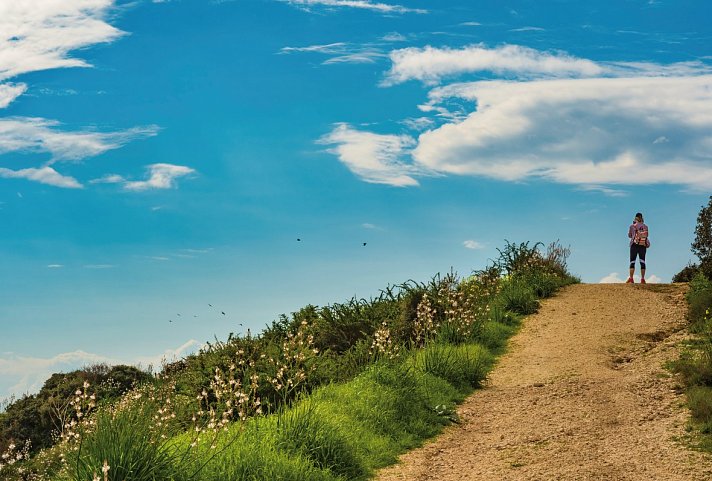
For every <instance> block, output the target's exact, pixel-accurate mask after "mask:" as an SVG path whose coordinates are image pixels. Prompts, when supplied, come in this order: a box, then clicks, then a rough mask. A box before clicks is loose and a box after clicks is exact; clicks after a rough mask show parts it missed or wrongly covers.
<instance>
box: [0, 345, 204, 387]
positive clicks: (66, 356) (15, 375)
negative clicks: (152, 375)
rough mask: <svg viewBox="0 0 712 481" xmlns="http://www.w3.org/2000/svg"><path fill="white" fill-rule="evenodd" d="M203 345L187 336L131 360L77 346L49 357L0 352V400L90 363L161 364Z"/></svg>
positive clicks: (40, 385)
mask: <svg viewBox="0 0 712 481" xmlns="http://www.w3.org/2000/svg"><path fill="white" fill-rule="evenodd" d="M203 346H204V344H203V343H200V342H198V341H196V340H195V339H190V340H188V341H186V342H185V343H183V344H182V345H180V346H178V347H177V348H175V349H166V350H165V351H163V353H161V354H158V355H154V356H139V357H136V358H134V359H132V360H120V359H114V358H110V357H107V356H103V355H101V354H96V353H90V352H85V351H82V350H76V351H72V352H65V353H61V354H57V355H55V356H53V357H49V358H41V357H20V356H16V355H14V354H12V353H2V356H3V357H0V400H2V398H3V397H5V398H8V397H10V396H11V395H14V396H16V397H19V396H21V395H22V394H34V393H36V392H37V391H39V390H40V388H41V387H42V385H43V384H44V383H45V381H46V380H47V379H49V377H50V376H51V375H52V374H53V373H57V372H65V373H66V372H71V371H74V370H76V369H81V368H83V367H85V366H89V365H92V364H101V363H106V364H109V365H116V364H130V365H140V366H144V367H148V366H153V367H155V368H160V366H161V364H162V362H163V361H164V360H165V361H167V362H171V361H174V360H176V359H180V358H182V357H185V356H187V355H189V354H192V353H194V352H196V351H198V350H199V349H201V348H202V347H203Z"/></svg>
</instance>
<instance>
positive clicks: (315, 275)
mask: <svg viewBox="0 0 712 481" xmlns="http://www.w3.org/2000/svg"><path fill="white" fill-rule="evenodd" d="M711 10H712V6H710V4H709V2H706V1H704V0H699V1H679V0H678V1H672V0H670V1H663V0H660V1H652V0H650V1H649V0H627V1H620V0H611V1H600V2H591V4H586V5H584V2H576V1H564V0H559V1H524V0H520V1H511V2H501V1H469V0H467V1H466V0H457V1H455V0H441V1H438V2H426V1H416V0H403V1H397V0H393V1H390V0H383V1H382V2H378V1H376V0H373V1H367V0H239V1H212V2H211V1H205V0H182V1H179V0H176V1H163V2H158V1H154V2H149V1H134V2H117V1H113V0H65V1H63V2H54V1H49V0H43V1H39V2H37V1H30V0H23V1H16V2H0V222H1V225H2V230H1V231H0V232H1V234H0V253H1V254H0V255H1V256H2V259H1V260H2V268H0V286H1V287H2V289H0V328H1V331H0V398H2V397H6V396H9V395H11V394H15V395H19V394H22V393H24V392H34V391H36V390H37V389H38V388H39V387H40V386H41V384H42V382H43V381H44V379H45V378H46V377H47V376H48V375H49V373H51V372H54V371H60V370H68V369H73V368H76V367H79V366H81V365H83V364H86V363H90V362H104V361H106V362H130V363H142V364H143V365H144V366H145V365H147V364H151V363H152V364H154V365H155V364H157V363H158V362H159V360H160V359H161V357H162V356H168V357H171V356H173V355H181V354H184V353H186V352H190V351H191V350H194V349H196V348H197V347H198V346H199V345H200V344H201V343H202V342H204V341H207V340H210V339H213V337H215V336H217V337H218V338H225V337H226V336H227V334H228V333H229V332H236V333H241V332H244V330H245V329H247V328H251V329H252V330H253V331H259V330H260V329H262V327H263V326H264V325H265V324H266V323H269V322H270V321H271V320H273V319H276V318H277V316H278V315H279V314H281V313H286V312H292V311H294V310H296V309H298V308H299V307H301V306H303V305H306V304H308V303H313V304H326V303H329V302H337V301H342V300H345V299H347V298H349V297H351V296H354V295H356V296H359V297H368V296H371V295H375V294H377V293H378V290H379V289H380V288H382V287H384V286H386V285H387V284H389V283H397V282H401V281H404V280H407V279H411V278H412V279H417V280H426V279H427V278H429V277H430V276H431V275H432V274H435V273H436V272H444V271H448V270H449V269H450V268H451V267H452V268H454V269H455V270H456V271H458V272H459V273H461V274H469V273H470V272H471V271H472V270H473V269H478V268H481V267H484V265H485V264H486V263H487V261H488V259H490V258H492V257H495V256H496V254H497V252H496V248H497V247H500V246H502V244H503V242H504V239H509V240H512V241H516V242H519V241H525V240H529V241H544V242H549V241H553V240H556V239H560V240H561V242H562V243H563V244H565V245H570V246H571V249H572V256H571V259H570V267H571V270H572V271H573V272H574V273H576V274H578V275H579V276H581V277H582V279H583V280H584V281H585V282H600V281H601V280H609V281H611V280H619V279H620V278H622V277H623V276H624V275H625V272H626V268H627V238H626V232H627V226H628V224H629V222H630V220H631V218H632V216H633V214H634V213H635V212H637V211H642V212H644V213H645V214H646V220H647V222H648V224H649V225H650V229H651V240H652V242H653V248H652V249H651V251H650V252H649V259H648V262H649V277H652V278H653V280H656V279H657V280H661V281H663V282H668V281H669V280H670V278H671V276H672V275H673V274H674V273H675V272H677V271H678V270H679V269H680V268H681V267H682V266H684V265H685V264H686V263H687V262H688V260H689V259H690V257H691V254H690V252H689V245H690V242H691V240H692V236H693V234H692V233H693V229H694V222H695V218H696V215H697V212H698V211H699V208H700V206H701V205H703V204H706V201H707V196H708V195H709V193H710V190H711V188H712V162H711V161H712V136H711V134H710V132H712V48H711V47H712V27H710V25H709V22H708V19H709V18H710V14H712V11H711ZM297 239H301V241H297ZM364 242H366V243H367V244H366V246H364V245H363V243H364ZM209 304H212V307H211V306H210V305H209ZM222 312H225V314H222ZM179 314H180V315H179ZM240 324H242V325H240Z"/></svg>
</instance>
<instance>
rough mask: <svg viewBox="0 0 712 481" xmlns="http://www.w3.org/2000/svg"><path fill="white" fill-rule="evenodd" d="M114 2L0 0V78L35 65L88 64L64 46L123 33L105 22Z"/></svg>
mask: <svg viewBox="0 0 712 481" xmlns="http://www.w3.org/2000/svg"><path fill="white" fill-rule="evenodd" d="M113 8H114V1H113V0H62V1H42V2H37V1H36V0H13V1H4V2H0V32H2V36H1V37H0V81H2V80H5V79H8V78H11V77H15V76H17V75H20V74H23V73H27V72H36V71H39V70H47V69H53V68H62V67H88V66H89V64H88V63H86V62H85V61H83V60H81V59H78V58H72V57H70V56H69V52H70V51H72V50H76V49H80V48H83V47H88V46H90V45H95V44H97V43H106V42H112V41H114V40H116V39H117V38H119V37H120V36H122V35H123V32H121V31H120V30H118V29H117V28H115V27H113V26H111V25H109V24H108V23H107V22H106V19H107V18H108V17H109V15H110V14H111V11H112V9H113Z"/></svg>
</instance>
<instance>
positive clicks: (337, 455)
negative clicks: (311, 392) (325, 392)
mask: <svg viewBox="0 0 712 481" xmlns="http://www.w3.org/2000/svg"><path fill="white" fill-rule="evenodd" d="M330 420H331V417H330V416H329V413H327V412H322V410H319V407H318V404H317V403H315V402H314V401H312V400H304V401H302V402H300V403H297V405H295V406H294V407H293V408H292V409H288V410H284V411H282V412H280V413H278V414H277V415H276V433H277V446H278V447H279V448H280V449H282V450H284V451H287V452H290V453H296V454H301V455H302V456H304V457H305V458H307V459H309V460H311V461H312V462H313V463H314V465H315V466H316V467H318V468H321V469H329V470H330V471H331V472H333V473H334V474H336V475H337V476H343V477H345V478H346V479H357V478H362V477H364V476H365V475H366V473H367V470H366V467H365V465H364V463H363V461H362V459H360V458H359V457H358V456H357V454H356V450H355V449H354V447H353V445H352V443H351V441H350V440H349V439H348V436H347V434H346V433H347V430H346V429H344V427H343V426H339V425H338V424H336V423H331V422H330Z"/></svg>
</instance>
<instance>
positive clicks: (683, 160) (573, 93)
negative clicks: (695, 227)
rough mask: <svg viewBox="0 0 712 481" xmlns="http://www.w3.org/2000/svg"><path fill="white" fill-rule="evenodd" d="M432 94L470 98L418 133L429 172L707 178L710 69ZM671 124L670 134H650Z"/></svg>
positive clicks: (711, 127)
mask: <svg viewBox="0 0 712 481" xmlns="http://www.w3.org/2000/svg"><path fill="white" fill-rule="evenodd" d="M430 95H431V104H437V103H438V102H442V101H444V100H446V99H448V98H449V97H458V98H461V99H465V100H469V101H472V102H473V104H474V103H476V105H477V110H476V111H474V112H472V113H471V114H469V115H468V116H467V118H466V119H465V120H463V121H460V122H456V123H448V124H445V125H443V126H441V127H439V128H437V129H434V130H430V131H428V132H425V133H423V134H422V135H421V136H420V138H419V139H418V145H417V147H416V148H415V149H413V157H414V159H415V164H416V165H418V166H420V167H423V168H426V169H429V170H432V171H435V172H440V173H449V174H459V175H476V176H484V177H490V178H494V179H500V180H509V181H512V180H516V181H521V180H526V179H529V178H543V179H547V180H551V181H555V182H560V183H567V184H579V185H610V184H618V185H635V184H655V183H668V184H678V185H685V186H687V187H690V188H696V189H708V188H710V187H712V162H711V161H712V150H711V149H710V147H712V134H710V132H712V76H696V77H679V78H676V77H637V78H595V79H561V80H542V81H531V82H505V81H488V82H473V83H465V84H454V85H450V86H446V87H442V88H438V89H435V90H433V91H432V92H431V94H430ZM670 132H674V133H675V135H674V136H672V137H673V138H675V139H676V140H675V142H667V143H660V142H659V143H657V144H656V143H654V142H653V139H657V138H659V137H660V136H661V135H662V134H663V133H670Z"/></svg>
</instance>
